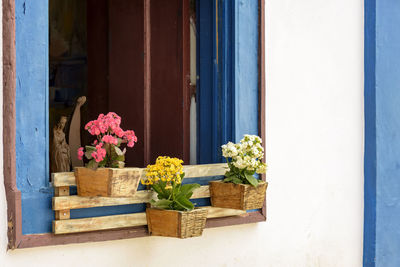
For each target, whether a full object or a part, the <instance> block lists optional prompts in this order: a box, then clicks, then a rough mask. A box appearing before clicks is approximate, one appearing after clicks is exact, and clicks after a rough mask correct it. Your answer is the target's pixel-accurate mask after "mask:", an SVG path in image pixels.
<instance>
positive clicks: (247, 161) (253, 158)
mask: <svg viewBox="0 0 400 267" xmlns="http://www.w3.org/2000/svg"><path fill="white" fill-rule="evenodd" d="M261 143H262V140H261V138H260V137H259V136H257V135H247V134H246V135H245V136H244V138H243V139H242V140H240V142H239V143H237V144H234V143H232V142H229V143H227V144H225V145H223V146H221V148H222V155H223V156H224V157H225V159H226V161H227V162H228V166H229V171H227V172H226V173H225V177H226V178H225V179H224V180H223V181H224V182H231V183H235V184H251V185H252V186H257V185H258V180H257V179H256V178H255V177H254V174H255V173H259V174H261V173H265V172H266V170H267V165H266V164H265V163H264V162H262V159H263V157H264V148H263V147H262V146H261ZM229 158H230V159H231V160H229Z"/></svg>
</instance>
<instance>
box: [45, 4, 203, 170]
mask: <svg viewBox="0 0 400 267" xmlns="http://www.w3.org/2000/svg"><path fill="white" fill-rule="evenodd" d="M146 2H147V3H149V6H148V7H146V6H145V4H146ZM194 8H195V1H194V0H192V1H186V0H168V1H165V0H151V1H146V0H50V8H49V12H50V14H49V45H50V49H49V51H50V52H49V53H50V55H49V61H50V62H49V90H50V93H49V97H50V99H49V103H50V104H49V105H50V106H49V136H50V165H51V166H54V162H55V154H56V153H55V150H57V149H54V148H53V147H54V146H53V144H54V138H53V137H54V136H56V135H55V133H54V128H55V127H57V125H60V127H62V124H63V123H64V122H65V127H64V129H63V132H64V133H65V140H66V141H65V142H66V143H67V144H68V148H69V150H70V151H69V153H70V155H71V158H72V165H71V167H74V166H77V165H76V164H79V163H76V161H75V163H74V157H75V154H76V149H77V147H76V146H77V144H79V143H80V144H82V145H84V144H88V143H89V142H90V141H91V139H92V138H91V137H90V136H89V135H88V133H87V132H85V131H84V129H83V126H84V124H85V123H86V122H88V121H89V120H93V119H95V118H97V116H98V114H100V113H107V112H109V111H113V112H116V113H117V114H119V115H120V116H121V117H122V125H121V126H122V127H123V128H124V129H133V130H134V131H135V133H136V135H137V137H138V139H139V140H138V143H137V144H136V145H135V147H134V148H133V149H129V150H128V151H127V155H126V166H129V167H144V166H145V165H146V164H148V163H151V162H154V160H155V159H156V157H157V156H158V155H169V156H174V157H179V158H182V159H184V161H185V164H189V163H190V162H192V163H195V162H196V160H195V158H193V156H192V159H190V154H192V155H195V154H196V153H195V150H194V153H190V149H191V146H190V143H191V142H190V136H191V135H192V149H194V148H195V145H194V146H193V144H195V142H196V138H195V136H196V129H195V125H196V122H195V114H193V110H195V108H194V109H193V107H192V112H191V107H190V105H191V102H192V103H193V102H194V100H193V98H192V95H193V94H194V88H195V87H194V86H195V80H196V75H195V73H196V72H195V70H194V72H193V70H192V72H193V73H194V74H193V73H192V75H191V70H190V66H195V65H196V63H195V60H196V52H195V51H196V48H195V46H194V47H193V45H195V43H196V40H195V32H194V31H195V29H194V28H195V27H194V23H195V19H194V18H195V16H194V15H193V14H195V11H194ZM146 10H148V11H149V13H148V14H149V15H150V16H149V18H148V17H146V16H145V14H146V13H145V12H146ZM190 14H192V16H191V15H190ZM190 17H192V18H191V19H190ZM190 23H192V26H193V27H192V29H190V28H191V27H190ZM146 26H147V27H149V29H150V33H148V32H147V33H146V32H145V28H146ZM191 31H192V39H191ZM146 34H147V35H146ZM193 35H194V38H193ZM191 45H192V47H191ZM148 50H149V53H150V57H147V58H146V51H148ZM191 50H192V53H191ZM193 51H194V54H193ZM146 60H147V61H146ZM191 60H192V64H191V62H190V61H191ZM193 61H194V63H193ZM146 68H147V69H146ZM192 68H193V67H192ZM146 70H150V75H148V74H147V73H146ZM191 77H192V78H193V77H194V79H192V85H193V86H190V82H191ZM146 83H149V84H150V86H149V87H146V86H147V84H146ZM146 88H149V92H147V93H148V95H147V96H146V90H148V89H146ZM81 96H85V97H86V102H85V104H84V105H83V106H82V107H81V108H79V107H78V108H76V105H77V101H78V99H79V97H81ZM75 110H77V111H80V116H79V117H78V119H79V122H78V124H76V122H75V123H74V122H72V118H73V117H75V118H76V116H75V115H74V116H73V114H74V111H75ZM191 113H192V116H191V115H190V114H191ZM146 116H147V117H146ZM63 117H66V118H63ZM191 117H192V118H191ZM149 118H150V119H149ZM191 120H192V124H191ZM60 121H61V123H60ZM77 125H78V126H80V129H79V127H78V129H77ZM191 125H192V127H191ZM193 125H194V127H193ZM191 128H192V133H190V129H191ZM193 129H194V130H193ZM193 131H194V133H193ZM79 135H80V138H77V136H78V137H79ZM56 138H59V139H60V138H61V139H62V138H63V136H62V134H61V136H56ZM61 141H62V140H61ZM61 141H60V140H58V142H59V143H60V142H61ZM61 143H62V142H61ZM62 145H65V144H62ZM65 150H67V149H65ZM56 152H58V153H60V152H59V151H56ZM192 152H193V151H192ZM62 153H64V150H63V152H62ZM74 164H75V165H74ZM50 171H51V172H54V171H57V170H54V168H51V170H50ZM58 171H60V170H58Z"/></svg>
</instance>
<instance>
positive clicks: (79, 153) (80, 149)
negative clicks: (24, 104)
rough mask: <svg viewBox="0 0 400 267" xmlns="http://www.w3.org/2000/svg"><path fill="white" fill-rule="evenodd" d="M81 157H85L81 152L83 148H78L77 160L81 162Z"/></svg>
mask: <svg viewBox="0 0 400 267" xmlns="http://www.w3.org/2000/svg"><path fill="white" fill-rule="evenodd" d="M83 155H85V153H84V152H83V147H80V148H78V159H79V160H82V158H83Z"/></svg>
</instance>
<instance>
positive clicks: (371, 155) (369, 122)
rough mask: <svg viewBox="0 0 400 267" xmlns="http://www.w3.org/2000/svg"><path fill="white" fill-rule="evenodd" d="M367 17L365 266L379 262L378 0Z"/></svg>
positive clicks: (368, 6)
mask: <svg viewBox="0 0 400 267" xmlns="http://www.w3.org/2000/svg"><path fill="white" fill-rule="evenodd" d="M364 14H365V19H364V28H365V30H364V32H365V42H364V44H365V45H364V87H365V89H364V101H365V105H364V116H365V138H364V191H365V193H364V242H363V248H364V257H363V262H364V266H374V264H375V242H376V240H375V236H376V232H375V229H376V223H375V222H376V105H375V101H376V99H375V52H376V51H375V22H376V21H375V0H369V1H366V2H365V13H364Z"/></svg>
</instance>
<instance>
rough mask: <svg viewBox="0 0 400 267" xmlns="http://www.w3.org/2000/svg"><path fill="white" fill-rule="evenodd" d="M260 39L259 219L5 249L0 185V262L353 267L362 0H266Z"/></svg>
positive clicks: (359, 207)
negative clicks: (263, 218)
mask: <svg viewBox="0 0 400 267" xmlns="http://www.w3.org/2000/svg"><path fill="white" fill-rule="evenodd" d="M0 21H1V19H0ZM0 29H1V27H0ZM0 36H1V34H0ZM266 43H267V45H266V63H267V75H266V80H267V95H266V99H267V102H266V105H267V117H266V122H267V140H266V146H267V160H268V163H269V166H270V167H269V173H268V180H269V182H270V187H269V189H268V221H267V222H266V223H259V224H252V225H242V226H231V227H225V228H217V229H207V230H205V232H204V236H203V237H201V238H194V239H189V240H176V239H168V238H157V237H150V238H138V239H131V240H122V241H109V242H102V243H89V244H77V245H66V246H58V247H44V248H35V249H26V250H17V251H12V252H8V253H6V203H5V196H4V188H3V186H0V266H15V267H19V266H21V267H23V266H30V267H33V266H54V265H57V266H96V267H101V266H278V267H279V266H290V267H293V266H307V267H309V266H324V267H328V266H341V267H346V266H349V267H355V266H361V263H362V227H363V173H362V158H363V1H362V0H353V1H348V0H325V1H320V0H304V1H298V0H267V1H266ZM0 58H1V57H0ZM0 84H2V82H0ZM0 103H1V101H0ZM1 111H2V108H0V113H1ZM0 118H2V114H0ZM0 135H1V131H0ZM0 140H2V137H1V136H0ZM0 155H1V156H2V147H0ZM0 171H2V162H1V161H0ZM2 179H3V177H2V175H0V183H1V184H2V183H3V181H2ZM178 254H180V256H179V258H180V259H179V260H178V259H177V256H171V255H178ZM192 260H193V262H192Z"/></svg>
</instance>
